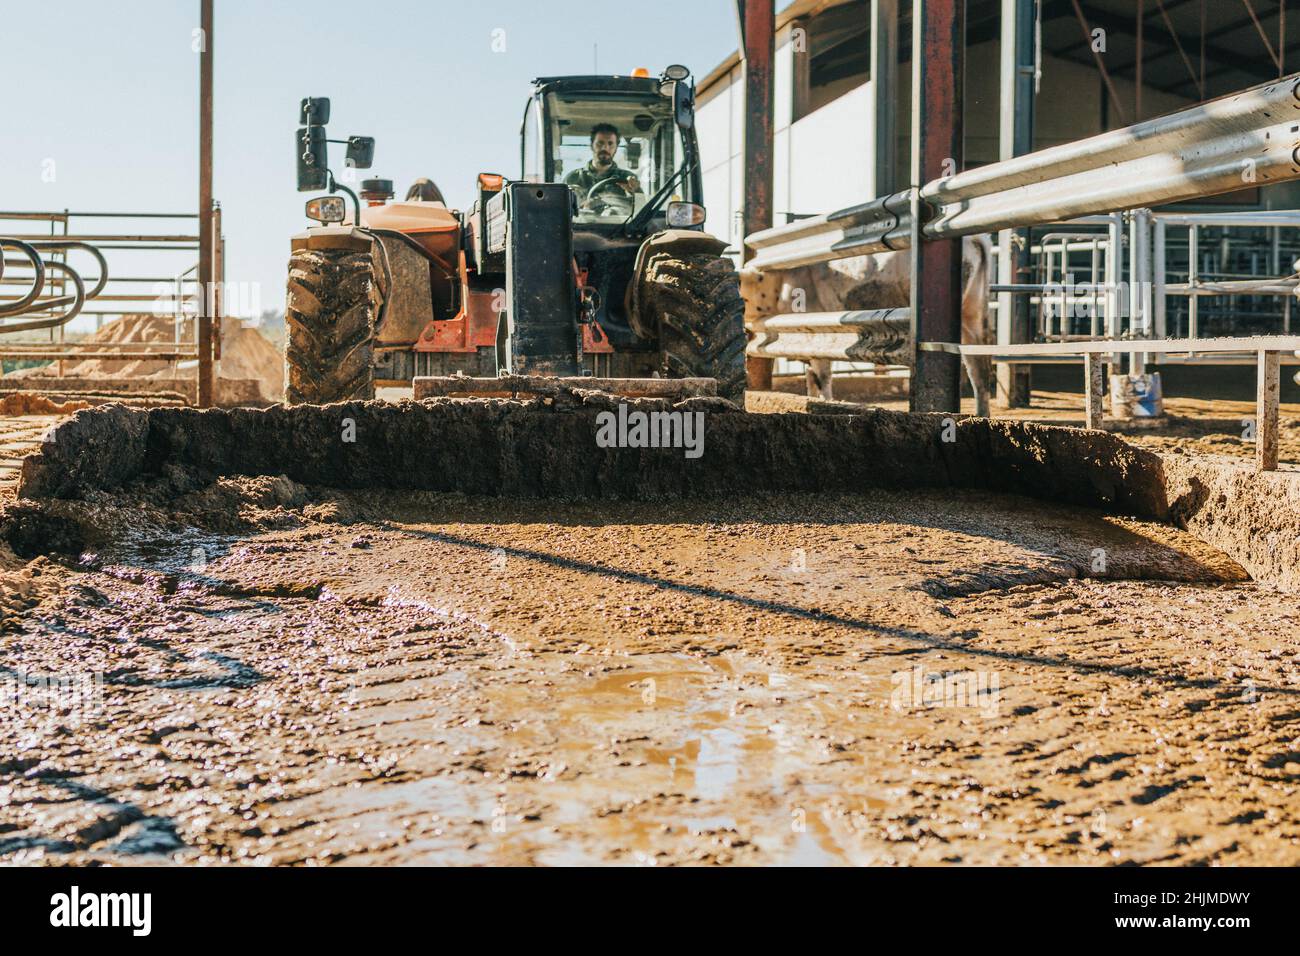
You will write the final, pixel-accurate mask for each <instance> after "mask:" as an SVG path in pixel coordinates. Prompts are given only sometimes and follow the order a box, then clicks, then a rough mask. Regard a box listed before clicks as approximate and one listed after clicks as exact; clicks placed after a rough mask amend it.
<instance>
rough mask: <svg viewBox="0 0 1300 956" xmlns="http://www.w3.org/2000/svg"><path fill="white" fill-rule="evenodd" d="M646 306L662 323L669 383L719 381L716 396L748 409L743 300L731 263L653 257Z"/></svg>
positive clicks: (718, 259)
mask: <svg viewBox="0 0 1300 956" xmlns="http://www.w3.org/2000/svg"><path fill="white" fill-rule="evenodd" d="M645 278H646V282H645V285H644V286H643V289H644V295H645V304H646V306H647V307H648V308H649V310H650V311H651V313H652V314H653V316H654V317H655V318H656V319H658V324H659V340H660V347H661V348H662V350H663V371H664V372H665V373H666V375H667V376H668V377H669V378H696V377H702V378H715V379H717V380H718V395H719V396H720V397H722V398H725V399H727V400H729V401H731V402H734V403H735V404H737V405H739V406H740V407H741V408H744V407H745V301H744V299H742V298H741V296H740V277H739V276H738V275H737V273H736V269H735V267H734V266H733V265H732V263H731V260H730V259H725V258H723V257H721V256H717V255H713V254H709V253H697V254H692V255H677V254H674V253H672V252H659V253H655V254H654V255H653V256H652V257H651V259H650V261H649V262H648V263H647V265H646V272H645Z"/></svg>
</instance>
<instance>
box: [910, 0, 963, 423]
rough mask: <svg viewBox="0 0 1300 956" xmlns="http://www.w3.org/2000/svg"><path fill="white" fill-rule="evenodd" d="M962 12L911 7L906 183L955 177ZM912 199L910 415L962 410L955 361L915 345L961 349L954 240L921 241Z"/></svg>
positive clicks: (930, 5)
mask: <svg viewBox="0 0 1300 956" xmlns="http://www.w3.org/2000/svg"><path fill="white" fill-rule="evenodd" d="M964 44H965V4H963V3H953V2H951V0H914V2H913V6H912V183H913V184H915V185H918V186H919V185H920V184H923V183H928V182H930V181H932V180H935V179H939V178H941V177H943V176H946V175H951V174H952V173H954V172H958V171H960V170H961V169H962V166H963V165H964V163H963V159H964V157H963V155H962V114H961V108H962V102H963V96H962V93H963V87H964V85H965V84H964V78H963V65H964V64H963V53H964V50H963V47H964ZM920 202H921V200H920V196H919V191H916V192H914V193H913V196H912V224H913V225H912V343H913V344H912V349H913V364H912V379H911V395H910V400H909V406H910V408H911V410H912V411H914V412H956V411H960V409H961V359H960V358H959V357H958V356H957V355H954V354H953V353H951V352H947V351H929V350H924V349H922V348H921V347H920V346H921V343H922V342H951V343H960V342H961V240H960V239H938V240H923V239H922V237H921V225H920V224H921V222H922V220H923V219H924V217H923V216H922V215H921V213H920V208H919V207H920Z"/></svg>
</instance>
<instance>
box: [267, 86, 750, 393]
mask: <svg viewBox="0 0 1300 956" xmlns="http://www.w3.org/2000/svg"><path fill="white" fill-rule="evenodd" d="M641 72H643V71H641ZM328 118H329V101H328V100H324V99H307V100H304V101H303V104H302V111H301V119H302V126H301V128H300V129H299V130H298V134H297V140H296V142H297V146H298V188H299V190H300V191H312V190H328V191H329V192H330V193H331V195H328V196H321V197H317V198H314V199H311V200H309V201H308V202H307V215H308V217H309V218H311V219H313V220H315V221H317V222H318V223H320V224H321V225H319V226H315V227H312V228H309V229H307V230H306V231H305V232H302V233H299V234H298V235H296V236H294V237H293V240H292V257H291V259H290V262H289V284H288V293H289V294H288V305H287V309H286V319H287V324H288V343H287V346H286V351H285V363H286V397H287V400H288V401H289V402H291V403H301V402H309V403H318V404H319V403H326V402H334V401H343V400H349V399H359V398H370V397H373V395H374V390H375V388H376V387H377V386H388V385H397V386H401V385H409V384H410V383H411V382H412V381H413V380H414V379H415V378H417V377H426V376H449V375H454V374H457V373H463V374H465V375H469V376H475V377H497V376H500V375H507V374H508V375H541V376H555V377H559V378H562V379H569V378H573V379H580V378H582V377H592V376H594V377H598V378H606V379H644V378H690V379H700V378H706V379H714V380H716V383H717V387H716V391H717V394H718V395H720V396H722V397H724V398H727V399H730V400H732V401H734V402H740V403H743V397H744V386H745V330H744V322H743V317H744V304H743V301H742V299H741V296H740V288H739V282H738V279H737V275H736V271H735V268H734V266H733V264H732V262H731V260H730V259H728V258H726V257H725V256H724V255H723V250H724V248H725V243H723V242H721V241H720V240H718V239H716V238H714V237H713V236H710V235H709V234H707V233H705V232H704V231H703V222H704V217H705V211H704V205H703V197H702V185H701V175H700V165H699V153H698V148H697V145H696V140H695V130H694V125H695V124H694V103H693V85H692V84H691V83H690V82H689V71H688V70H686V69H685V68H684V67H669V68H668V69H667V70H665V72H664V75H663V76H661V77H658V78H654V77H650V76H647V75H642V76H576V77H548V78H543V79H539V80H536V81H534V87H533V91H532V95H531V96H530V97H529V100H528V104H527V107H526V109H525V111H524V119H523V127H522V135H521V159H522V169H521V171H520V176H519V178H518V179H506V178H505V177H503V176H499V175H494V174H488V173H484V174H481V175H480V176H479V177H478V182H477V185H476V194H475V199H474V202H473V203H472V204H471V205H470V207H469V209H468V210H465V211H454V210H451V209H448V208H447V206H446V205H445V204H443V203H441V202H432V201H409V202H393V201H391V199H392V195H393V194H392V185H391V183H390V182H388V181H387V180H374V179H372V180H366V181H364V182H363V183H362V184H361V186H362V188H361V196H360V197H358V196H357V195H356V194H355V193H353V192H352V191H351V190H350V189H348V188H347V187H346V186H344V185H342V184H340V183H338V182H336V181H335V179H334V176H333V174H332V173H331V172H330V170H329V166H328V163H327V160H326V148H327V147H326V143H327V142H338V141H335V140H327V139H326V135H325V124H326V122H327V121H328ZM611 130H612V131H613V134H612V135H611V133H610V131H611ZM344 142H346V143H347V147H348V151H347V162H348V164H349V165H351V166H355V167H359V168H366V167H368V166H369V165H370V163H371V159H372V156H373V149H374V141H373V140H371V139H369V138H366V137H351V138H349V139H348V140H346V141H344ZM339 192H342V193H345V194H347V195H349V196H350V197H351V200H352V207H353V209H352V211H351V213H352V214H351V215H349V209H348V204H347V202H346V201H345V199H344V198H343V196H341V195H337V194H336V193H339ZM363 200H364V204H363ZM664 384H667V383H664Z"/></svg>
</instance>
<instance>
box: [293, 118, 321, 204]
mask: <svg viewBox="0 0 1300 956" xmlns="http://www.w3.org/2000/svg"><path fill="white" fill-rule="evenodd" d="M294 146H295V147H296V152H297V156H298V192H300V193H309V192H313V191H315V190H317V189H328V188H329V163H328V162H327V161H326V156H325V128H324V127H323V126H304V127H303V128H302V129H300V130H298V132H297V133H295V134H294Z"/></svg>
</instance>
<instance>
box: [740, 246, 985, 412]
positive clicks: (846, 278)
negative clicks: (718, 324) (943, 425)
mask: <svg viewBox="0 0 1300 956" xmlns="http://www.w3.org/2000/svg"><path fill="white" fill-rule="evenodd" d="M992 246H993V244H992V242H991V240H990V239H989V237H988V236H986V235H985V236H967V237H965V238H964V239H962V240H961V272H962V296H961V340H962V343H963V344H965V345H989V344H992V343H993V342H994V341H995V339H996V337H995V335H994V330H993V327H992V325H991V324H990V321H989V277H990V269H991V262H992V258H993V251H992ZM911 257H912V254H911V252H909V251H900V252H877V253H872V254H869V255H862V256H851V257H849V258H847V259H833V260H831V261H829V262H818V263H814V264H813V265H807V266H796V267H795V268H793V269H784V270H780V271H772V272H767V273H763V274H761V275H760V274H757V273H754V272H753V271H752V270H746V271H745V273H742V287H743V290H744V292H745V303H746V310H745V319H746V322H749V321H752V320H753V319H757V318H761V317H763V316H771V315H789V314H791V313H798V312H844V311H858V310H864V311H865V310H871V309H894V308H906V307H907V306H908V305H910V304H911V286H912V282H911V268H912V258H911ZM962 362H963V364H964V365H965V367H966V374H967V375H968V376H969V377H970V382H971V387H972V388H973V389H974V391H975V397H976V406H977V407H976V410H975V413H976V414H977V415H987V414H988V412H989V409H988V395H989V393H990V390H991V387H992V385H993V381H992V378H993V362H992V360H991V359H990V358H988V357H987V356H962Z"/></svg>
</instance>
